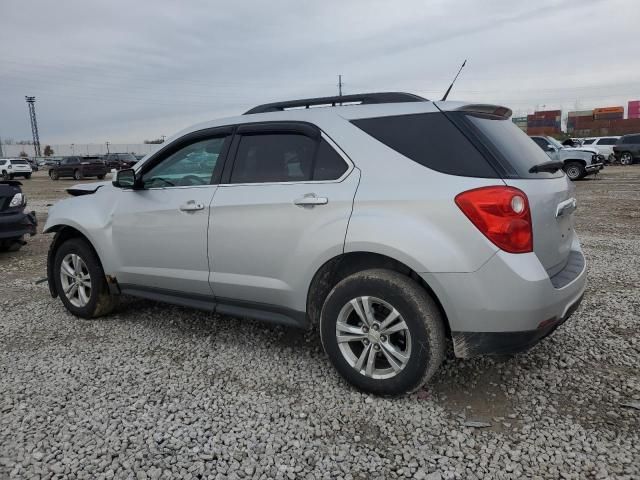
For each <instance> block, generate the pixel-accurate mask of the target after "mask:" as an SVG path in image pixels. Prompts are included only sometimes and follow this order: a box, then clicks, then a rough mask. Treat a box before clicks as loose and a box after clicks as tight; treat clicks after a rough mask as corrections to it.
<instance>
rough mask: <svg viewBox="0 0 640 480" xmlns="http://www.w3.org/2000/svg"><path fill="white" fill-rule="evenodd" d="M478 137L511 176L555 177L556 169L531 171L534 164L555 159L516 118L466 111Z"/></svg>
mask: <svg viewBox="0 0 640 480" xmlns="http://www.w3.org/2000/svg"><path fill="white" fill-rule="evenodd" d="M464 119H465V120H466V121H467V122H468V123H469V124H470V125H471V126H472V130H473V132H474V134H475V135H477V137H478V140H479V141H480V142H481V143H482V145H483V146H484V147H486V148H487V149H488V150H489V151H490V153H491V155H492V156H493V157H494V158H495V160H496V161H497V162H498V163H499V164H500V166H501V167H502V169H503V170H504V172H503V174H504V175H505V176H506V177H509V178H532V179H541V178H555V177H561V176H562V175H563V173H562V170H558V171H557V172H555V173H549V172H538V173H529V169H530V168H531V167H533V166H534V165H539V164H541V163H545V162H549V161H551V158H550V157H549V156H548V155H547V154H546V153H545V152H544V151H543V150H542V149H541V148H540V147H539V146H538V145H536V144H535V142H533V141H532V139H531V138H529V137H528V136H527V134H526V133H524V132H523V131H522V130H521V129H520V128H518V127H517V126H516V124H515V123H513V122H512V121H510V120H508V119H506V118H504V117H496V116H489V115H481V114H470V113H468V114H464Z"/></svg>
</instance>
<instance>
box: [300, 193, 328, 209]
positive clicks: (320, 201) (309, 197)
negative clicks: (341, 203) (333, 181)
mask: <svg viewBox="0 0 640 480" xmlns="http://www.w3.org/2000/svg"><path fill="white" fill-rule="evenodd" d="M293 203H295V204H296V205H298V206H300V207H314V206H316V205H326V204H327V203H329V199H328V198H327V197H316V194H315V193H307V194H306V195H305V196H304V197H302V198H297V199H296V200H294V201H293Z"/></svg>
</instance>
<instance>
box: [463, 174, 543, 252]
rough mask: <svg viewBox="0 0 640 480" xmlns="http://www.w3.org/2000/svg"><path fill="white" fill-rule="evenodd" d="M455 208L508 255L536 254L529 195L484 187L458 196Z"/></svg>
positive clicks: (499, 188) (509, 188)
mask: <svg viewBox="0 0 640 480" xmlns="http://www.w3.org/2000/svg"><path fill="white" fill-rule="evenodd" d="M456 205H458V207H460V210H462V212H463V213H464V214H465V215H466V216H467V217H468V218H469V220H471V222H472V223H473V224H474V225H475V226H476V227H477V228H478V230H480V231H481V232H482V233H483V234H484V235H485V236H486V237H487V238H488V239H489V240H491V241H492V242H493V243H495V244H496V245H497V246H498V247H499V248H501V249H502V250H504V251H505V252H509V253H527V252H532V251H533V229H532V227H531V211H530V210H529V201H528V200H527V196H526V195H525V194H524V192H522V191H521V190H518V189H517V188H513V187H482V188H476V189H475V190H469V191H467V192H462V193H461V194H459V195H458V196H456Z"/></svg>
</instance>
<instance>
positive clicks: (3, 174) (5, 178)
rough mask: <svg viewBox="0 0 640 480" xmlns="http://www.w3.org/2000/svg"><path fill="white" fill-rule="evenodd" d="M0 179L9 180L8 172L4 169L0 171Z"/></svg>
mask: <svg viewBox="0 0 640 480" xmlns="http://www.w3.org/2000/svg"><path fill="white" fill-rule="evenodd" d="M2 180H9V174H8V173H7V172H6V171H4V172H2Z"/></svg>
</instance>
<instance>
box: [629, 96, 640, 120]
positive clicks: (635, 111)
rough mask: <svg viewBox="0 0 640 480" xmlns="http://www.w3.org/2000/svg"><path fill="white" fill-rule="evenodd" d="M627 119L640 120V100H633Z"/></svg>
mask: <svg viewBox="0 0 640 480" xmlns="http://www.w3.org/2000/svg"><path fill="white" fill-rule="evenodd" d="M627 118H629V119H636V118H640V100H631V101H630V102H629V108H628V109H627Z"/></svg>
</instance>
